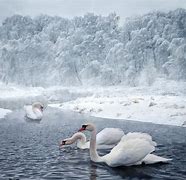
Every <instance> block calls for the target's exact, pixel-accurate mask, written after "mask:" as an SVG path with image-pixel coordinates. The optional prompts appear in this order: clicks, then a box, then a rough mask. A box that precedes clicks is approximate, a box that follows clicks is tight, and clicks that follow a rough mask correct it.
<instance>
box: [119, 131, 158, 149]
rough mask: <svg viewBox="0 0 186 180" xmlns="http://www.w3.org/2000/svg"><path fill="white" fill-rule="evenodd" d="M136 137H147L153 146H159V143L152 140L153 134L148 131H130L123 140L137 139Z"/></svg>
mask: <svg viewBox="0 0 186 180" xmlns="http://www.w3.org/2000/svg"><path fill="white" fill-rule="evenodd" d="M135 138H140V139H145V140H147V141H148V142H149V143H150V144H152V145H153V146H157V143H156V142H155V141H153V140H152V136H151V135H149V134H147V133H141V132H129V133H128V134H126V135H125V136H123V137H122V139H121V141H126V140H129V139H135Z"/></svg>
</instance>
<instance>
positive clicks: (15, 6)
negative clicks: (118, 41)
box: [0, 0, 186, 23]
mask: <svg viewBox="0 0 186 180" xmlns="http://www.w3.org/2000/svg"><path fill="white" fill-rule="evenodd" d="M180 7H181V8H185V9H186V0H0V23H1V22H2V21H3V19H5V18H6V17H7V16H11V15H13V14H21V15H30V16H32V17H33V16H36V15H39V14H48V15H58V16H62V17H70V18H71V17H73V16H80V15H83V14H85V13H86V12H94V13H95V14H102V15H107V14H109V13H110V12H116V13H117V14H118V15H119V16H120V17H121V19H122V20H124V18H125V17H129V16H132V15H141V14H145V13H148V12H149V11H152V10H162V11H168V10H174V9H176V8H180Z"/></svg>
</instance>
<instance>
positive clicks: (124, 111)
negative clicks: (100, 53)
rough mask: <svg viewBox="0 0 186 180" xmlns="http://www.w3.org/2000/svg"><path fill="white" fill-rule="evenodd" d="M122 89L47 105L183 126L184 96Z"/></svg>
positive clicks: (99, 114)
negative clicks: (146, 93)
mask: <svg viewBox="0 0 186 180" xmlns="http://www.w3.org/2000/svg"><path fill="white" fill-rule="evenodd" d="M130 92H131V89H130V90H127V89H125V88H123V89H120V90H118V89H117V88H116V89H115V90H114V88H111V89H110V90H108V89H107V90H102V93H101V91H99V90H97V92H95V93H94V95H92V96H88V97H81V98H77V99H76V100H72V101H68V102H63V103H57V104H56V103H55V104H49V106H50V107H55V108H60V109H61V110H71V111H75V112H78V113H81V114H87V115H89V116H94V117H101V118H107V119H108V118H109V119H120V120H122V119H123V120H131V121H142V122H151V123H155V124H167V125H174V126H182V125H183V123H184V121H185V120H186V100H185V99H186V96H184V95H181V96H175V95H157V94H156V95H155V94H149V95H145V94H141V93H139V92H138V91H136V92H135V93H134V92H133V93H130Z"/></svg>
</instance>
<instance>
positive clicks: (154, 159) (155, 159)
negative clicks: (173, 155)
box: [141, 154, 172, 164]
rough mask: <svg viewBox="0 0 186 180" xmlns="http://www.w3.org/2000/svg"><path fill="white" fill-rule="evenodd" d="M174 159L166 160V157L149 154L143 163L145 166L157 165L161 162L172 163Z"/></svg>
mask: <svg viewBox="0 0 186 180" xmlns="http://www.w3.org/2000/svg"><path fill="white" fill-rule="evenodd" d="M171 160H172V159H169V158H164V157H160V156H157V155H155V154H148V155H147V156H146V157H145V158H144V159H143V160H142V162H141V163H144V164H155V163H160V162H163V163H167V162H169V161H171Z"/></svg>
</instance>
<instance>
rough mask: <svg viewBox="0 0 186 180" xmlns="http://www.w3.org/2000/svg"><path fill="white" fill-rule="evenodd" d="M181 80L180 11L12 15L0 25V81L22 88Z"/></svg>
mask: <svg viewBox="0 0 186 180" xmlns="http://www.w3.org/2000/svg"><path fill="white" fill-rule="evenodd" d="M160 77H161V78H165V79H172V80H179V81H186V10H185V9H177V10H175V11H170V12H168V13H164V12H152V13H149V14H146V15H143V16H137V17H131V18H127V19H126V20H125V22H124V24H121V23H120V17H119V16H118V15H117V14H115V13H111V14H109V15H108V16H106V17H105V16H101V15H95V14H92V13H87V14H85V15H84V16H82V17H74V18H73V19H66V18H62V17H57V16H54V17H52V16H48V15H40V16H37V17H34V18H31V17H29V16H21V15H14V16H12V17H8V18H6V19H5V20H4V22H3V23H2V25H1V26H0V81H2V82H5V83H6V84H8V83H16V84H20V85H26V86H49V85H50V86H52V85H64V86H68V85H119V84H122V85H130V86H140V85H152V84H153V82H154V81H155V80H156V79H157V78H160Z"/></svg>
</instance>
